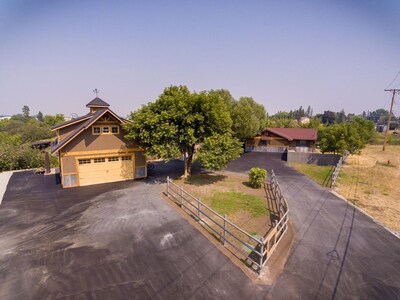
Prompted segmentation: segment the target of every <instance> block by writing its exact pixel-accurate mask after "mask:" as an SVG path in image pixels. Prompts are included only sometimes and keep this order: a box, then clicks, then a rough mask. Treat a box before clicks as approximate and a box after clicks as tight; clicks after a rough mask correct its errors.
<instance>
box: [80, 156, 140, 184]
mask: <svg viewBox="0 0 400 300" xmlns="http://www.w3.org/2000/svg"><path fill="white" fill-rule="evenodd" d="M133 159H134V158H133V156H132V155H124V156H111V157H97V158H82V159H78V168H79V185H80V186H83V185H91V184H98V183H106V182H114V181H122V180H128V179H133V178H134V160H133Z"/></svg>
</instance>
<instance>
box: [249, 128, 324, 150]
mask: <svg viewBox="0 0 400 300" xmlns="http://www.w3.org/2000/svg"><path fill="white" fill-rule="evenodd" d="M316 141H317V130H316V129H314V128H266V129H264V131H263V132H262V133H261V135H259V136H256V137H254V138H251V139H247V140H246V142H245V150H246V152H253V151H258V152H281V153H282V152H285V151H288V150H294V151H297V152H314V151H315V143H316Z"/></svg>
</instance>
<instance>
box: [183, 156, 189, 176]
mask: <svg viewBox="0 0 400 300" xmlns="http://www.w3.org/2000/svg"><path fill="white" fill-rule="evenodd" d="M183 161H184V162H185V166H184V170H183V178H187V177H188V175H189V172H188V157H187V154H186V152H184V153H183Z"/></svg>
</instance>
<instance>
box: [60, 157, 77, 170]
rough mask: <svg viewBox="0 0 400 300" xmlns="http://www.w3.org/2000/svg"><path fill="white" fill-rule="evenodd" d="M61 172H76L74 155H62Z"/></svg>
mask: <svg viewBox="0 0 400 300" xmlns="http://www.w3.org/2000/svg"><path fill="white" fill-rule="evenodd" d="M61 159H62V167H63V170H61V171H62V173H63V174H65V173H76V164H75V157H73V156H65V157H62V158H61Z"/></svg>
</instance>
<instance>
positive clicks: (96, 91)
mask: <svg viewBox="0 0 400 300" xmlns="http://www.w3.org/2000/svg"><path fill="white" fill-rule="evenodd" d="M99 92H100V91H99V90H98V89H94V90H93V93H95V94H96V98H97V97H98V96H99Z"/></svg>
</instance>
